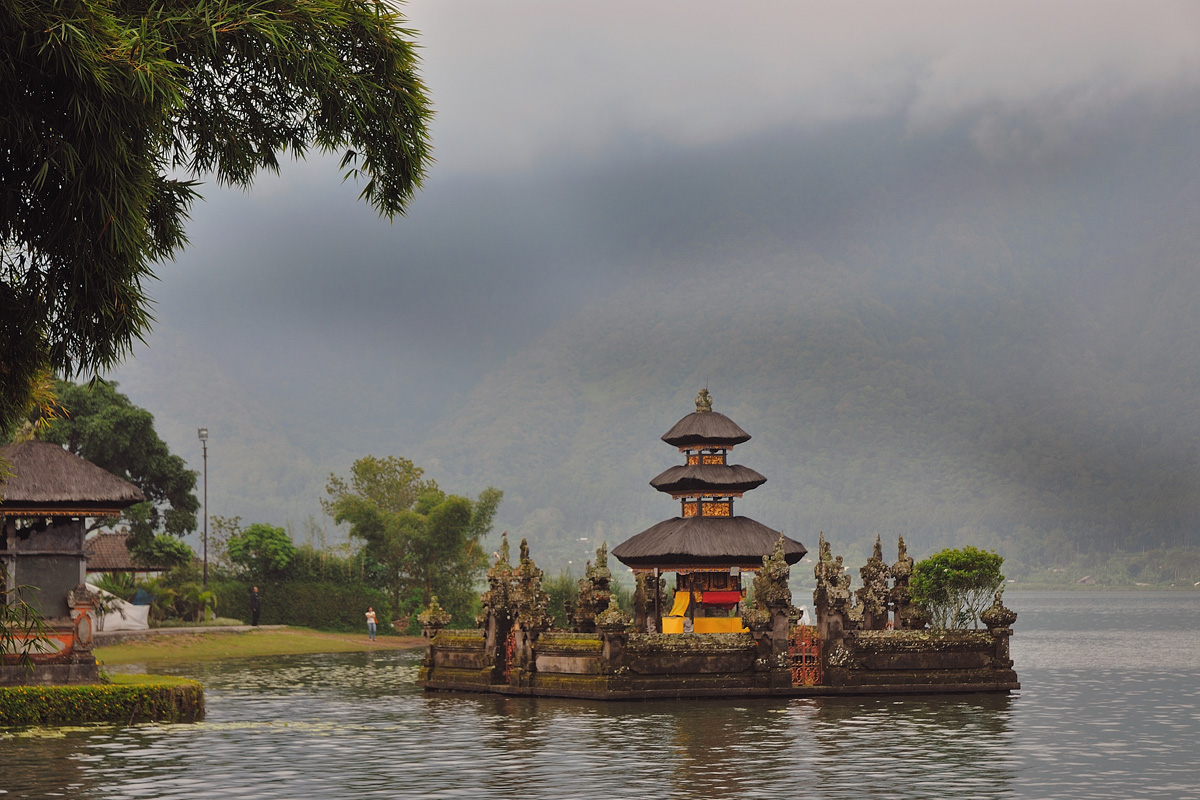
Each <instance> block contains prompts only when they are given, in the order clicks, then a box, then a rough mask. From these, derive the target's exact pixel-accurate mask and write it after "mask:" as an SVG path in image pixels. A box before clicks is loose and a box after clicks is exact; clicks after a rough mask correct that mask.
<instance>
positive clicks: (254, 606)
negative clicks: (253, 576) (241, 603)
mask: <svg viewBox="0 0 1200 800" xmlns="http://www.w3.org/2000/svg"><path fill="white" fill-rule="evenodd" d="M258 611H259V607H258V587H257V586H255V587H254V588H253V589H251V590H250V624H251V625H258Z"/></svg>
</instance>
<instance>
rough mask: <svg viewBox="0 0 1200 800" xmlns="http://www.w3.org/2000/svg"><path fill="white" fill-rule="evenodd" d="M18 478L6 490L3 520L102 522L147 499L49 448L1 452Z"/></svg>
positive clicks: (1, 492)
mask: <svg viewBox="0 0 1200 800" xmlns="http://www.w3.org/2000/svg"><path fill="white" fill-rule="evenodd" d="M0 458H2V459H3V460H4V461H6V462H8V464H9V466H10V467H11V468H12V472H13V475H12V477H10V478H9V479H8V480H7V481H5V482H4V483H2V484H0V498H2V500H0V515H4V516H26V517H100V516H108V515H115V514H120V513H121V510H122V509H124V508H127V507H129V506H131V505H133V504H134V503H140V502H142V501H144V500H145V499H146V496H145V495H144V494H142V490H141V489H139V488H138V487H136V486H134V485H133V484H132V483H130V482H129V481H126V480H123V479H121V478H118V477H117V476H116V475H113V474H112V473H111V472H107V471H106V470H103V469H100V467H97V466H96V465H95V464H90V463H88V462H87V461H84V460H83V459H82V458H80V457H79V456H77V455H75V454H73V453H68V452H67V451H66V450H64V449H62V447H60V446H59V445H56V444H51V443H49V442H20V443H18V444H13V445H9V446H8V447H5V448H3V449H0Z"/></svg>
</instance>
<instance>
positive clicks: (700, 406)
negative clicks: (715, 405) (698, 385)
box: [696, 386, 712, 412]
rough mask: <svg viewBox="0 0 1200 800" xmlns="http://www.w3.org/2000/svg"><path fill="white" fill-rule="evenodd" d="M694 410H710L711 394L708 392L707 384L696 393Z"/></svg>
mask: <svg viewBox="0 0 1200 800" xmlns="http://www.w3.org/2000/svg"><path fill="white" fill-rule="evenodd" d="M696 411H697V412H707V411H712V395H710V394H709V393H708V387H707V386H705V387H704V388H703V389H701V390H700V394H698V395H696Z"/></svg>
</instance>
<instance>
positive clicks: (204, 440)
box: [197, 428, 208, 589]
mask: <svg viewBox="0 0 1200 800" xmlns="http://www.w3.org/2000/svg"><path fill="white" fill-rule="evenodd" d="M197 433H198V434H199V435H200V447H201V448H202V449H203V452H204V588H205V589H208V428H200V429H199V430H198V431H197Z"/></svg>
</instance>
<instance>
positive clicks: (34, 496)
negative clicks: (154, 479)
mask: <svg viewBox="0 0 1200 800" xmlns="http://www.w3.org/2000/svg"><path fill="white" fill-rule="evenodd" d="M0 458H2V459H4V461H6V462H7V463H8V465H9V467H10V468H11V470H12V472H13V474H12V475H11V476H10V477H9V478H8V480H6V481H4V482H3V483H0V561H3V563H4V567H5V570H6V571H7V572H8V585H7V587H6V588H7V589H8V590H10V591H11V590H12V589H14V588H16V587H17V586H22V585H23V586H26V587H30V588H28V589H26V590H23V591H22V596H24V597H25V598H26V599H27V600H28V601H29V602H30V604H31V605H32V606H33V607H34V608H35V609H36V610H37V611H38V612H39V613H41V614H42V615H43V616H44V617H46V618H47V619H48V620H49V621H50V622H51V624H52V625H54V626H57V627H58V628H62V629H64V630H66V631H68V633H64V634H62V637H65V638H62V639H61V640H62V641H63V642H64V645H63V646H64V648H66V649H65V650H64V657H66V656H65V654H66V652H68V651H69V650H70V648H71V647H72V646H73V645H72V642H74V641H76V638H77V639H78V641H79V642H80V643H81V644H82V646H84V647H86V645H87V643H88V642H90V641H91V630H92V629H91V627H90V625H91V621H92V617H91V616H90V614H91V612H90V611H88V610H87V609H90V601H86V603H85V605H86V608H85V609H84V610H83V611H81V610H80V608H77V607H76V606H74V605H71V603H72V600H71V599H70V598H71V597H72V596H73V595H75V594H77V592H76V590H77V588H78V587H79V586H80V585H81V584H83V582H84V579H85V578H86V565H87V553H86V551H85V549H84V534H85V532H84V519H85V518H87V517H108V516H116V515H118V514H120V513H121V511H122V510H123V509H125V508H127V507H129V506H131V505H133V504H134V503H140V502H142V501H144V500H145V499H146V496H145V495H144V494H143V493H142V490H141V489H139V488H138V487H136V486H134V485H133V484H132V483H130V482H129V481H126V480H123V479H121V478H118V477H117V476H116V475H113V474H111V473H109V472H107V471H105V470H103V469H101V468H100V467H97V466H96V465H95V464H89V463H88V462H87V461H84V460H83V459H82V458H80V457H79V456H77V455H74V454H72V453H68V452H67V451H66V450H64V449H63V448H62V447H61V446H59V445H56V444H50V443H49V442H20V443H18V444H13V445H9V446H8V447H5V448H3V449H0ZM32 587H36V589H35V588H32ZM26 593H28V594H26ZM80 614H82V615H83V616H82V617H81V616H80ZM80 619H85V620H86V622H87V625H86V626H85V628H86V635H85V634H83V633H78V625H79V624H80V623H79V620H80ZM71 631H75V632H74V633H72V632H71ZM56 635H57V634H56ZM73 637H74V638H73ZM92 671H93V672H94V659H93V668H92Z"/></svg>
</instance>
